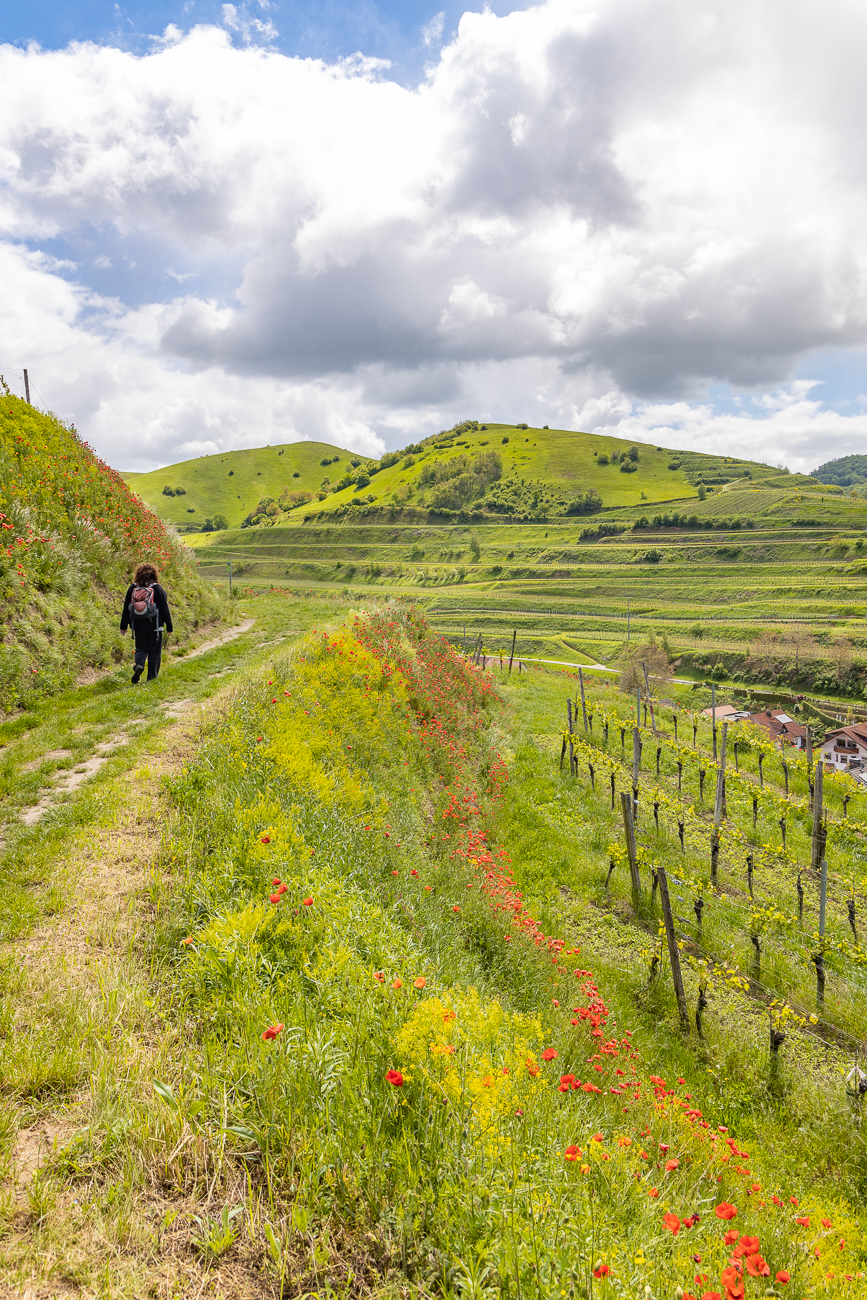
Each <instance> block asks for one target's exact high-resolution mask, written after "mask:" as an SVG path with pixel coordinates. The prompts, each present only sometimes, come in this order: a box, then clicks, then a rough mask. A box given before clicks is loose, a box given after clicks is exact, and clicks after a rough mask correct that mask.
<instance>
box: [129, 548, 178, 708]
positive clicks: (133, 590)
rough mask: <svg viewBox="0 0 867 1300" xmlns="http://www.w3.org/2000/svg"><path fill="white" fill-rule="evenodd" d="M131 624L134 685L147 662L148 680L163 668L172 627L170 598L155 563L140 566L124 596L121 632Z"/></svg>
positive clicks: (150, 680)
mask: <svg viewBox="0 0 867 1300" xmlns="http://www.w3.org/2000/svg"><path fill="white" fill-rule="evenodd" d="M130 626H131V627H132V634H133V636H134V637H135V667H134V668H133V674H132V682H133V685H134V686H135V685H137V684H138V680H139V678H140V677H141V675H142V673H143V672H144V670H145V661H147V666H148V681H149V682H152V681H154V680H155V678H156V675H157V673H158V672H159V670H160V659H161V657H162V652H163V632H171V631H172V630H173V629H172V614H171V610H170V609H169V602H168V598H167V596H166V593H165V592H164V591H163V589H162V587H161V586H160V579H159V574H158V573H157V571H156V569H155V568H154V566H153V565H152V564H140V565H139V566H138V568H137V569H136V571H135V574H134V575H133V580H132V584H131V585H130V587H129V589H128V590H127V593H126V595H125V596H124V598H123V614H122V615H121V619H120V630H121V632H126V630H127V628H128V627H130Z"/></svg>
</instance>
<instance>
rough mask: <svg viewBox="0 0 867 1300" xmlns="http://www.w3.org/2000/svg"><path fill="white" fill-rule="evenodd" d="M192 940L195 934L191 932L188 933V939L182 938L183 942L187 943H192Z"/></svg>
mask: <svg viewBox="0 0 867 1300" xmlns="http://www.w3.org/2000/svg"><path fill="white" fill-rule="evenodd" d="M192 942H193V936H192V935H191V934H188V935H187V937H186V939H182V940H181V943H182V944H187V945H188V944H191V943H192Z"/></svg>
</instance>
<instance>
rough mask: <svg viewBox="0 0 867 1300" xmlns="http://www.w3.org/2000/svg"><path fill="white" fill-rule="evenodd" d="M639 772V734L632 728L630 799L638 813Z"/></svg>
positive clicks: (636, 729)
mask: <svg viewBox="0 0 867 1300" xmlns="http://www.w3.org/2000/svg"><path fill="white" fill-rule="evenodd" d="M640 770H641V732H640V731H639V730H638V728H637V727H633V728H632V799H633V803H634V804H635V812H636V814H637V813H638V773H639V771H640Z"/></svg>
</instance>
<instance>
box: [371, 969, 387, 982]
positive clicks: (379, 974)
mask: <svg viewBox="0 0 867 1300" xmlns="http://www.w3.org/2000/svg"><path fill="white" fill-rule="evenodd" d="M373 978H374V979H375V980H379V982H380V984H381V983H382V981H383V980H384V979H385V976H384V975H383V973H382V971H381V970H376V971H374V972H373Z"/></svg>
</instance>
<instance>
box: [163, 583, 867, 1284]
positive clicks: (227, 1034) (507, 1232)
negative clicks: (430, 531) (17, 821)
mask: <svg viewBox="0 0 867 1300" xmlns="http://www.w3.org/2000/svg"><path fill="white" fill-rule="evenodd" d="M502 689H504V690H505V691H506V696H505V698H503V697H502ZM502 689H501V690H498V689H497V688H496V687H495V686H494V684H493V683H492V681H491V678H490V676H487V677H485V676H483V675H481V674H480V673H479V672H478V670H477V669H475V668H474V667H473V666H472V665H471V664H469V663H468V662H466V661H465V660H464V659H463V658H462V657H461V656H460V655H458V654H457V653H456V652H455V651H453V650H452V649H451V648H450V647H449V646H448V645H447V644H446V643H445V642H444V641H443V640H442V639H440V638H439V637H437V636H436V635H434V634H433V633H432V632H431V630H430V629H429V627H428V626H427V625H426V624H425V623H424V622H423V621H422V620H421V618H420V617H418V616H417V615H415V614H413V613H412V612H407V611H406V610H405V609H404V608H396V607H386V608H383V609H382V610H380V611H379V612H376V613H373V614H370V615H367V616H365V617H363V618H362V617H360V618H358V619H356V620H355V621H354V622H353V623H352V624H351V625H349V626H346V627H344V628H342V629H340V630H337V631H334V630H330V631H328V632H323V633H315V634H313V635H311V636H309V637H308V638H307V640H306V641H305V642H304V644H303V645H302V646H300V647H299V648H298V649H297V651H296V652H295V653H294V654H293V655H291V656H286V657H285V658H284V659H283V660H281V661H278V662H275V663H274V665H273V668H272V670H271V671H270V673H269V674H268V675H267V676H262V677H259V678H256V679H253V680H251V681H250V682H249V683H248V684H247V685H246V686H245V687H244V688H243V689H241V690H239V692H238V693H237V695H236V697H235V699H234V701H233V704H232V706H231V707H230V708H229V709H228V710H227V711H226V712H225V714H224V715H223V716H221V717H220V719H219V720H218V721H216V722H215V723H214V724H213V725H212V728H211V731H210V734H209V735H208V736H207V738H206V741H205V744H204V745H203V747H202V750H201V752H200V754H199V756H198V757H197V759H196V760H195V762H193V763H192V764H191V765H190V767H189V768H188V769H187V771H186V773H185V775H184V778H183V780H181V781H180V782H179V783H178V784H177V786H176V787H175V790H174V798H175V803H176V808H177V816H178V823H177V825H176V828H175V841H174V842H175V845H176V848H175V852H174V861H175V862H176V863H177V864H178V865H179V866H180V864H184V866H185V870H188V871H189V877H188V890H187V894H186V904H185V911H184V912H183V913H182V914H181V915H178V916H176V917H175V918H174V921H173V924H172V926H170V927H169V930H168V932H167V933H166V935H165V942H166V945H167V946H166V952H167V953H173V954H176V958H174V960H175V961H176V966H175V975H174V977H173V978H174V979H175V980H176V982H177V986H178V990H179V994H180V996H181V997H182V1000H183V1006H184V1014H185V1016H186V1017H187V1019H186V1024H187V1025H188V1026H191V1032H192V1034H193V1037H194V1040H195V1051H194V1052H193V1053H192V1054H191V1055H190V1056H189V1058H186V1059H185V1061H184V1062H182V1063H180V1064H179V1065H178V1067H177V1071H176V1076H175V1077H174V1078H172V1079H170V1080H166V1081H165V1082H164V1083H161V1084H160V1086H159V1090H160V1096H161V1097H162V1098H163V1101H164V1105H165V1108H166V1109H165V1113H164V1114H163V1121H162V1122H163V1123H165V1124H168V1126H169V1128H170V1130H171V1131H169V1132H166V1133H165V1134H164V1135H161V1138H160V1149H161V1150H162V1149H163V1147H165V1149H173V1148H174V1147H175V1146H177V1148H178V1150H180V1149H181V1148H182V1146H183V1137H184V1131H185V1129H190V1131H195V1132H196V1133H197V1135H198V1136H197V1138H196V1141H197V1142H198V1143H199V1147H198V1148H197V1149H198V1150H199V1156H197V1159H196V1162H195V1163H193V1162H189V1161H188V1162H186V1163H184V1161H183V1160H181V1159H180V1158H178V1159H176V1160H175V1162H174V1165H173V1166H172V1169H171V1171H170V1176H171V1177H173V1178H175V1179H177V1181H178V1182H179V1183H180V1184H182V1185H184V1186H186V1187H187V1189H188V1190H189V1189H190V1188H193V1187H195V1185H196V1182H197V1180H198V1181H201V1180H202V1179H204V1181H205V1183H206V1184H207V1182H208V1180H209V1179H211V1178H216V1176H217V1175H216V1173H214V1172H213V1170H214V1169H215V1168H216V1167H217V1165H218V1164H219V1162H217V1161H216V1157H213V1158H212V1157H209V1154H208V1139H207V1137H206V1134H207V1133H208V1131H209V1130H208V1125H211V1126H212V1129H211V1131H213V1126H214V1125H217V1126H218V1127H219V1129H220V1131H221V1132H222V1133H223V1134H224V1135H225V1134H229V1135H231V1136H230V1138H229V1141H230V1145H231V1144H234V1147H235V1154H234V1156H233V1157H232V1159H233V1160H234V1161H235V1162H237V1164H238V1165H239V1166H241V1167H244V1168H245V1169H246V1170H247V1174H246V1175H245V1176H246V1177H247V1178H248V1179H249V1189H250V1197H251V1198H252V1200H254V1201H255V1202H256V1204H257V1205H258V1206H259V1209H258V1210H257V1211H256V1213H255V1214H254V1213H253V1212H252V1211H251V1212H250V1213H249V1215H248V1218H249V1221H250V1224H251V1226H250V1228H249V1230H248V1235H249V1237H250V1239H251V1243H252V1245H253V1246H255V1248H256V1249H258V1250H259V1251H260V1252H261V1268H262V1270H263V1272H264V1274H266V1275H267V1276H268V1277H270V1279H271V1282H270V1285H272V1286H273V1288H274V1291H273V1293H274V1294H275V1295H276V1294H290V1293H291V1294H295V1293H301V1291H306V1290H308V1289H313V1288H315V1289H317V1290H321V1289H323V1288H324V1286H325V1283H326V1281H327V1283H328V1286H329V1287H332V1288H334V1290H336V1291H340V1292H341V1293H349V1292H352V1293H354V1294H360V1293H375V1294H392V1293H393V1292H394V1291H395V1290H396V1289H399V1288H406V1287H409V1288H410V1289H411V1292H412V1293H413V1294H419V1295H421V1294H424V1295H431V1294H436V1295H439V1294H441V1295H472V1296H488V1295H494V1294H505V1295H513V1296H516V1297H517V1296H520V1295H533V1296H536V1295H545V1296H550V1295H558V1294H560V1295H567V1296H572V1295H576V1296H579V1295H580V1296H588V1295H592V1296H596V1297H600V1300H608V1298H609V1297H610V1300H614V1297H622V1296H628V1297H636V1300H637V1298H639V1297H640V1298H641V1300H647V1298H648V1297H653V1300H657V1298H659V1300H661V1297H663V1296H680V1295H682V1296H695V1297H701V1298H702V1300H716V1298H717V1297H720V1298H721V1300H741V1298H742V1297H750V1296H756V1297H757V1296H760V1295H771V1294H779V1295H788V1294H793V1295H796V1296H798V1297H799V1300H800V1298H801V1297H806V1296H809V1297H812V1296H814V1295H819V1294H821V1295H831V1296H837V1295H840V1296H842V1295H851V1294H853V1291H852V1287H853V1286H857V1285H860V1286H863V1276H864V1266H865V1260H864V1257H863V1253H864V1248H863V1246H862V1231H861V1229H862V1226H863V1225H862V1223H861V1217H862V1210H861V1199H862V1193H863V1183H864V1159H863V1143H862V1139H861V1134H860V1127H859V1126H858V1123H857V1117H855V1116H854V1115H853V1114H850V1113H848V1112H847V1111H846V1109H845V1106H844V1107H843V1108H842V1109H841V1107H840V1105H839V1097H838V1095H837V1094H835V1093H834V1090H833V1085H832V1083H831V1082H828V1081H826V1086H827V1096H826V1097H825V1099H824V1104H820V1105H818V1106H817V1107H816V1108H815V1110H814V1111H813V1112H811V1113H810V1114H807V1113H806V1112H803V1113H802V1112H801V1111H798V1110H797V1107H796V1106H795V1104H794V1103H793V1101H792V1100H791V1099H787V1097H786V1094H785V1091H784V1090H779V1089H778V1090H777V1091H776V1092H774V1093H767V1094H765V1096H764V1097H758V1096H752V1097H750V1096H740V1097H738V1098H735V1097H733V1096H731V1095H725V1092H724V1091H720V1089H719V1088H718V1085H717V1080H718V1072H717V1071H716V1070H715V1069H714V1068H713V1067H714V1066H718V1065H719V1064H720V1062H714V1061H712V1060H711V1061H710V1062H709V1061H708V1059H707V1057H706V1056H704V1057H703V1056H701V1055H700V1054H698V1053H696V1052H695V1051H694V1049H692V1048H690V1047H688V1046H687V1045H686V1044H685V1043H684V1042H683V1041H682V1040H681V1039H680V1037H679V1035H678V1033H677V1030H676V1027H675V1025H674V1024H673V1023H671V1021H670V1019H669V1017H668V1014H667V1011H666V1010H665V1009H663V1012H662V1013H660V1011H659V1008H658V1007H656V1008H655V1009H654V1008H651V1009H648V1008H647V1007H646V1006H645V1007H644V1008H643V1009H642V1002H641V998H640V996H639V995H640V988H641V984H642V983H643V975H642V973H641V971H636V970H629V971H626V972H623V971H620V972H618V969H617V965H616V963H615V962H614V961H613V960H612V959H611V956H610V954H607V953H606V950H605V944H604V942H602V939H601V936H599V944H598V946H597V944H596V941H595V938H594V936H593V935H592V931H591V940H590V942H589V943H588V942H587V941H586V937H585V939H584V940H583V941H582V943H581V945H580V946H579V943H578V942H576V934H577V927H576V924H575V920H574V918H575V917H576V916H578V915H579V914H580V908H577V909H576V906H575V905H574V903H573V905H572V906H571V910H570V908H569V907H567V906H566V905H565V903H564V901H563V898H562V896H561V895H560V894H559V893H558V891H556V890H551V891H548V893H547V895H546V896H544V897H543V895H542V894H541V893H540V892H539V891H538V890H537V896H536V897H533V898H530V897H528V896H527V891H526V888H525V886H524V882H523V881H522V863H521V861H520V855H519V854H518V855H516V856H515V857H514V860H513V855H512V845H513V842H516V840H517V836H516V833H515V828H516V827H517V825H518V822H519V820H520V815H521V800H522V798H523V797H524V796H523V795H522V794H521V792H520V791H519V790H517V789H515V788H514V787H513V783H512V782H511V781H510V768H511V766H512V764H513V762H515V761H516V760H515V759H514V755H511V754H510V750H509V746H510V743H511V741H512V739H513V736H512V735H510V729H513V727H514V721H515V714H514V712H513V711H512V709H511V704H513V703H516V702H517V703H518V704H520V694H519V692H520V688H516V687H515V686H514V685H506V684H505V683H504V685H503V688H502ZM516 690H517V691H518V694H517V695H516V694H515V691H516ZM509 693H511V695H510V694H509ZM510 701H511V703H510ZM520 765H521V764H520V761H517V766H518V767H520ZM564 780H565V778H564ZM524 813H525V814H526V816H527V817H528V818H529V817H531V816H532V809H524ZM584 931H585V935H586V932H587V928H586V926H585V927H584ZM591 949H595V951H594V952H592V954H591ZM748 1043H749V1032H748V1029H747V1027H746V1026H745V1030H744V1036H743V1045H744V1050H745V1051H748V1050H749V1048H748ZM703 1050H707V1049H703ZM818 1086H823V1085H822V1084H821V1081H820V1084H819V1085H818ZM166 1115H168V1116H169V1118H168V1119H166V1118H165V1116H166ZM796 1115H797V1117H796ZM220 1142H221V1144H222V1145H221V1148H220V1149H221V1151H223V1150H224V1149H225V1142H226V1138H225V1136H223V1137H221V1139H220ZM819 1151H821V1159H819V1158H818V1152H819ZM219 1167H220V1168H221V1169H222V1168H223V1166H222V1165H219ZM221 1176H224V1177H225V1176H226V1175H225V1174H224V1173H223V1174H221ZM266 1202H267V1205H266ZM263 1207H265V1208H263ZM254 1224H255V1226H252V1225H254ZM308 1239H309V1240H314V1239H315V1240H317V1241H318V1242H319V1245H318V1246H317V1247H316V1250H315V1251H313V1250H312V1249H308V1248H307V1247H306V1246H305V1245H304V1242H306V1241H307V1240H308ZM859 1279H861V1280H860V1281H859ZM678 1288H679V1290H678Z"/></svg>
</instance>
